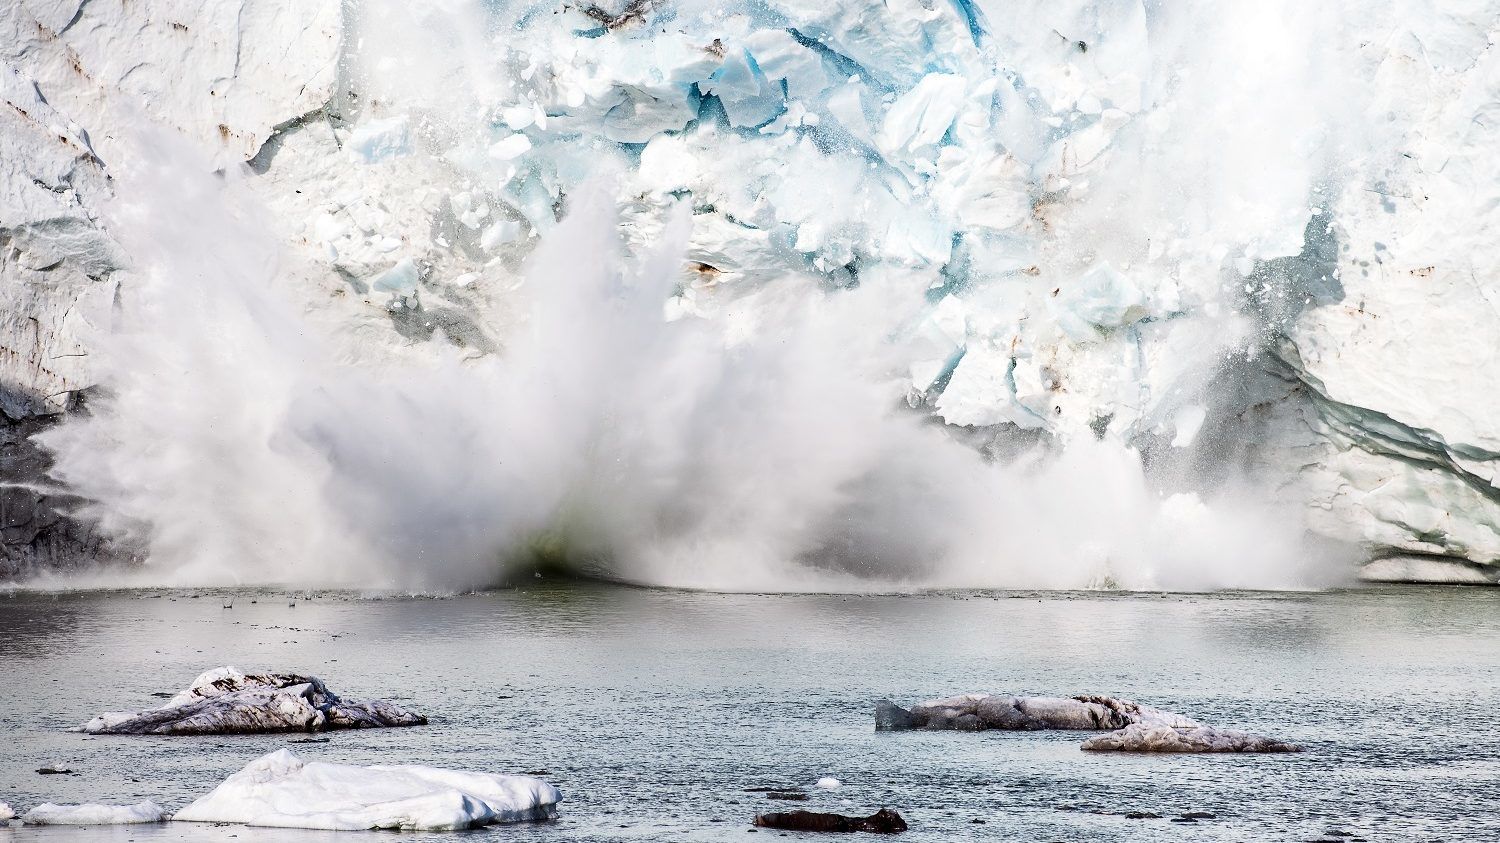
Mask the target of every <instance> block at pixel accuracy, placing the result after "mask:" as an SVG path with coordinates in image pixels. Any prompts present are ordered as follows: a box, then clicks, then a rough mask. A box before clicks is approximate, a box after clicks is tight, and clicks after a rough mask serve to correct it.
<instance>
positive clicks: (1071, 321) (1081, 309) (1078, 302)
mask: <svg viewBox="0 0 1500 843" xmlns="http://www.w3.org/2000/svg"><path fill="white" fill-rule="evenodd" d="M1050 301H1051V302H1053V311H1054V313H1055V314H1056V316H1057V321H1058V324H1059V325H1061V326H1062V328H1063V330H1065V331H1067V332H1068V334H1069V335H1070V336H1072V337H1074V338H1075V339H1078V340H1085V339H1089V338H1091V337H1093V336H1095V335H1096V333H1095V332H1094V331H1093V329H1092V328H1090V327H1089V326H1095V327H1098V328H1105V329H1109V328H1119V327H1122V326H1124V325H1129V324H1131V323H1132V322H1137V321H1139V320H1141V319H1143V318H1145V317H1146V316H1147V315H1148V311H1147V310H1146V294H1145V293H1144V292H1142V290H1141V288H1140V287H1138V286H1137V285H1136V284H1135V282H1134V281H1132V280H1131V279H1130V278H1129V276H1126V275H1125V274H1123V273H1121V272H1119V271H1118V270H1116V269H1115V268H1114V267H1112V266H1110V265H1109V264H1108V263H1105V262H1103V261H1101V262H1099V263H1096V264H1094V265H1093V266H1091V267H1089V269H1088V271H1086V272H1084V273H1083V275H1081V276H1079V277H1078V280H1076V281H1074V282H1073V283H1072V284H1068V285H1065V286H1064V287H1063V290H1062V294H1061V295H1060V296H1058V297H1057V298H1054V299H1050Z"/></svg>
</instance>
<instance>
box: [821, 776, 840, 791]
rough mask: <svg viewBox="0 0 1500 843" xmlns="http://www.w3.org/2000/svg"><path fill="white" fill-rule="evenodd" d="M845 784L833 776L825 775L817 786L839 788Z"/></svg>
mask: <svg viewBox="0 0 1500 843" xmlns="http://www.w3.org/2000/svg"><path fill="white" fill-rule="evenodd" d="M843 786H844V783H843V782H841V781H839V780H838V779H836V778H834V777H833V776H824V777H823V778H821V779H818V781H817V787H820V788H822V789H823V790H838V789H839V788H841V787H843Z"/></svg>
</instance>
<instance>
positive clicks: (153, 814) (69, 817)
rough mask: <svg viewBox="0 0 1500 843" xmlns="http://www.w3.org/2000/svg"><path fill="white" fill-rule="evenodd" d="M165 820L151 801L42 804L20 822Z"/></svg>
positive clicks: (141, 821) (74, 823)
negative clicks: (126, 803)
mask: <svg viewBox="0 0 1500 843" xmlns="http://www.w3.org/2000/svg"><path fill="white" fill-rule="evenodd" d="M166 819H168V816H167V813H166V812H165V811H163V810H162V809H161V806H160V805H157V804H156V803H155V802H151V801H146V802H140V803H137V804H135V805H96V804H93V803H88V804H84V805H54V804H52V803H51V802H46V803H44V804H41V805H38V806H36V807H35V808H32V809H31V810H30V811H27V812H26V813H25V815H23V816H22V817H21V822H23V823H26V824H27V825H134V824H138V823H159V822H162V821H164V820H166Z"/></svg>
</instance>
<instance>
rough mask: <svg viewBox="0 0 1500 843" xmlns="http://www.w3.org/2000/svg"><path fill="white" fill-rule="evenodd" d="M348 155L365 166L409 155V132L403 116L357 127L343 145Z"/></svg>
mask: <svg viewBox="0 0 1500 843" xmlns="http://www.w3.org/2000/svg"><path fill="white" fill-rule="evenodd" d="M345 148H347V149H348V150H349V154H350V155H352V156H354V158H355V159H356V160H358V161H361V162H363V163H365V164H374V163H376V162H379V161H388V160H390V159H392V158H400V157H401V156H403V155H409V154H411V131H410V129H408V127H407V124H406V117H405V115H403V116H401V117H392V118H390V119H388V120H371V121H370V122H368V123H365V124H363V125H361V126H359V127H357V128H356V129H355V130H354V132H353V133H351V134H350V135H349V141H348V143H347V144H345Z"/></svg>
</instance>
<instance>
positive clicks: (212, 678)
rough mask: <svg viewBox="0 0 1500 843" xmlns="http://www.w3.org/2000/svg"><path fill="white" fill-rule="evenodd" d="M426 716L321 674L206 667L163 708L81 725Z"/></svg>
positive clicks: (131, 730)
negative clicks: (362, 696)
mask: <svg viewBox="0 0 1500 843" xmlns="http://www.w3.org/2000/svg"><path fill="white" fill-rule="evenodd" d="M426 723H427V718H426V717H423V716H422V715H420V714H414V713H412V712H410V711H407V710H406V709H404V708H402V707H400V706H398V705H396V704H394V703H390V702H386V701H384V700H350V699H343V698H341V697H339V696H338V695H337V694H335V693H333V692H332V691H330V690H328V687H327V686H326V685H324V684H323V680H321V679H319V678H317V677H316V676H303V675H301V674H296V673H249V674H247V673H243V672H241V671H239V670H237V669H236V668H233V667H218V668H214V669H213V670H208V671H204V672H203V673H202V674H200V675H199V676H198V678H196V679H194V680H193V683H192V685H190V686H188V687H187V688H186V689H185V690H183V691H179V692H178V693H177V694H176V695H174V696H173V697H172V698H171V699H169V700H167V702H166V704H165V705H163V706H161V707H160V708H153V709H148V710H146V711H137V712H130V713H106V714H102V715H100V716H98V717H95V718H94V719H93V720H90V721H89V722H87V723H85V724H83V725H82V726H80V727H79V731H82V732H86V733H88V734H91V735H223V734H248V733H256V732H318V731H323V730H327V729H371V728H381V727H388V726H421V725H425V724H426Z"/></svg>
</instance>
